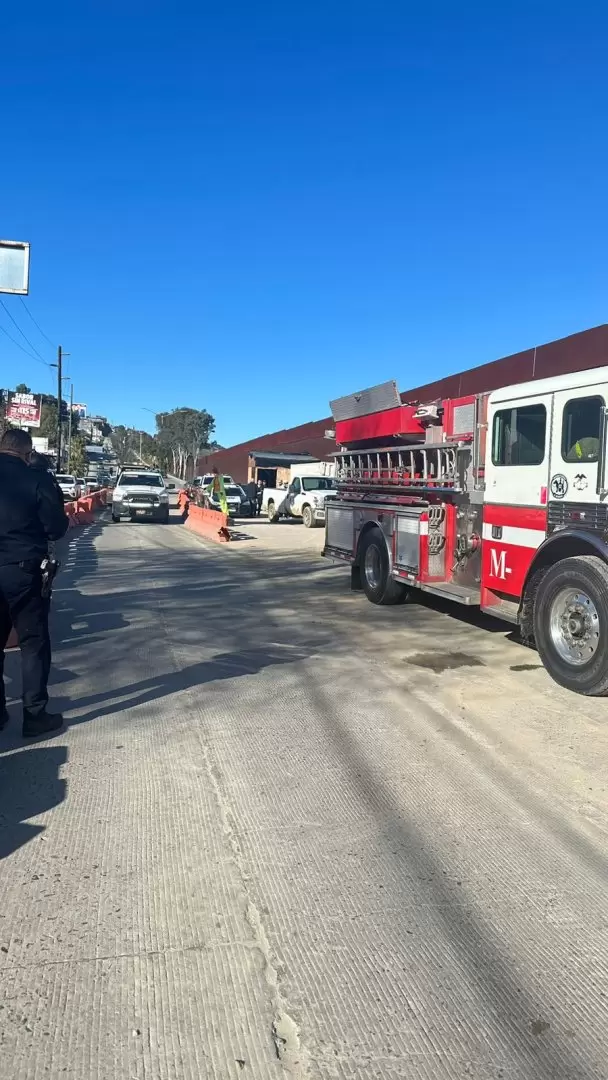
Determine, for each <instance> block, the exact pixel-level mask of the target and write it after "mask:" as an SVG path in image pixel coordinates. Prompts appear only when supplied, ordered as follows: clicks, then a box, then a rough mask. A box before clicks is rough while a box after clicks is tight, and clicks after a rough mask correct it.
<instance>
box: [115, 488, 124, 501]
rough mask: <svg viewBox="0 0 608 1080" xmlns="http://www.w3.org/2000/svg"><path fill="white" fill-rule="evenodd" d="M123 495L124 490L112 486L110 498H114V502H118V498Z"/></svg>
mask: <svg viewBox="0 0 608 1080" xmlns="http://www.w3.org/2000/svg"><path fill="white" fill-rule="evenodd" d="M123 496H124V491H119V490H118V489H117V488H114V493H113V496H112V498H113V499H114V502H120V500H121V499H122V498H123Z"/></svg>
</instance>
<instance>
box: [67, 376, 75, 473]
mask: <svg viewBox="0 0 608 1080" xmlns="http://www.w3.org/2000/svg"><path fill="white" fill-rule="evenodd" d="M73 415H74V383H70V415H69V417H68V472H69V471H70V467H71V464H72V417H73Z"/></svg>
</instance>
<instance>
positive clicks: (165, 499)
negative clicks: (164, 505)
mask: <svg viewBox="0 0 608 1080" xmlns="http://www.w3.org/2000/svg"><path fill="white" fill-rule="evenodd" d="M160 501H161V502H169V493H168V492H167V491H161V493H160Z"/></svg>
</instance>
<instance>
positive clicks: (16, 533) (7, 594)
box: [0, 428, 68, 738]
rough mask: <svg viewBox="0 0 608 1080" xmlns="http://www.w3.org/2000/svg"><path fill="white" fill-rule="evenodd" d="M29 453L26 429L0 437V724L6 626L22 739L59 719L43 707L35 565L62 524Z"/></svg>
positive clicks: (44, 630)
mask: <svg viewBox="0 0 608 1080" xmlns="http://www.w3.org/2000/svg"><path fill="white" fill-rule="evenodd" d="M31 453H32V440H31V437H30V435H29V434H28V432H27V431H21V430H20V429H19V428H10V429H9V430H8V431H6V432H5V433H4V435H3V436H2V438H1V439H0V727H4V725H5V723H6V721H7V719H8V715H7V711H6V697H5V691H4V678H3V677H2V676H3V667H4V648H5V645H6V642H7V640H8V635H9V633H10V630H11V625H12V626H14V627H15V630H16V631H17V636H18V638H19V646H20V649H21V668H22V682H23V735H24V736H25V737H26V738H33V737H35V736H37V735H46V734H48V733H49V732H51V731H56V730H57V729H58V728H60V727H61V725H62V723H63V717H62V716H61V714H60V713H50V712H47V704H48V700H49V698H48V693H47V683H48V678H49V671H50V667H51V642H50V638H49V627H48V606H49V605H48V603H47V601H46V600H45V598H44V597H43V595H42V572H41V569H40V564H41V562H42V560H43V558H44V557H45V555H46V553H47V549H48V543H49V541H50V540H59V539H60V538H61V537H62V536H63V535H64V533H65V532H66V531H67V527H68V518H67V516H66V513H65V510H64V509H63V507H62V506H60V505H59V500H58V498H57V493H56V490H55V487H54V484H53V481H52V480H51V477H50V476H49V475H48V473H46V472H44V471H42V470H40V469H30V467H29V465H28V461H29V458H30V455H31Z"/></svg>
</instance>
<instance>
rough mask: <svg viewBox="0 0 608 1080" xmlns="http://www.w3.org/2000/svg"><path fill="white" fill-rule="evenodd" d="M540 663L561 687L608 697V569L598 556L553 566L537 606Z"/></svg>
mask: <svg viewBox="0 0 608 1080" xmlns="http://www.w3.org/2000/svg"><path fill="white" fill-rule="evenodd" d="M534 637H535V639H536V647H537V649H538V652H539V655H540V658H541V660H542V662H543V664H544V665H545V667H546V669H547V671H548V672H549V674H550V675H551V677H552V678H553V679H555V681H556V682H557V683H559V684H560V686H565V687H566V688H567V689H568V690H574V691H575V692H576V693H577V694H586V695H588V696H589V697H600V696H603V695H605V694H608V566H607V565H606V563H605V562H603V560H602V559H600V558H598V557H597V556H595V555H579V556H577V557H576V558H573V559H562V560H561V562H558V563H555V565H554V566H552V567H551V569H550V570H548V571H547V573H546V574H545V575H544V577H543V578H542V580H541V582H540V585H539V586H538V591H537V593H536V601H535V604H534Z"/></svg>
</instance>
